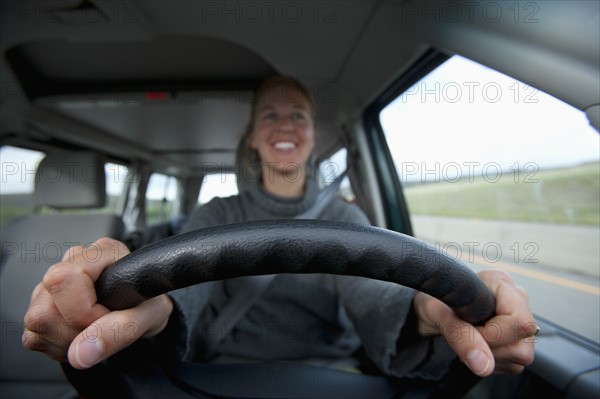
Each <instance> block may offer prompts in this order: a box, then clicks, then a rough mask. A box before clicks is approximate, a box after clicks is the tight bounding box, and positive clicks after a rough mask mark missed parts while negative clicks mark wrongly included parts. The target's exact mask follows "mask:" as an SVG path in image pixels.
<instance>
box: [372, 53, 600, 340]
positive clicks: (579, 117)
mask: <svg viewBox="0 0 600 399" xmlns="http://www.w3.org/2000/svg"><path fill="white" fill-rule="evenodd" d="M380 123H381V126H382V128H383V131H384V134H385V138H386V140H387V143H388V147H389V149H390V152H391V154H392V158H393V160H394V163H395V167H396V170H397V174H398V176H399V179H400V180H401V184H402V186H403V188H404V195H405V198H406V201H407V205H408V209H409V213H410V215H411V222H412V225H413V229H414V232H415V235H416V236H417V237H420V238H422V239H424V240H427V241H429V242H430V243H431V244H432V245H435V246H436V247H438V248H439V249H441V250H442V251H444V252H446V253H448V254H450V255H452V256H456V257H460V258H462V260H463V261H465V262H467V263H468V264H469V265H471V266H472V267H473V269H475V270H477V271H479V270H483V269H486V268H498V269H503V270H506V271H508V272H509V273H511V275H512V276H513V278H514V279H515V281H516V282H517V283H518V284H520V285H521V286H523V287H525V288H526V289H527V290H528V292H529V294H530V303H531V306H532V309H533V310H534V312H535V313H536V314H537V315H538V316H542V317H545V318H547V319H550V320H552V321H555V322H558V323H559V324H561V325H563V326H565V327H567V328H569V329H571V330H573V331H575V332H577V333H579V334H581V335H584V336H586V337H588V338H590V339H592V340H594V341H596V342H598V341H600V331H599V329H600V319H599V315H600V301H599V298H600V288H599V287H600V278H599V275H600V270H599V269H598V261H599V259H600V253H599V252H600V250H599V245H598V243H599V242H600V233H599V232H600V229H599V225H600V198H599V196H600V163H599V161H600V140H599V136H598V133H597V132H596V131H595V130H594V129H593V128H592V127H591V126H590V125H589V123H588V120H587V118H586V117H585V115H584V114H583V112H581V111H579V110H577V109H574V108H573V107H571V106H569V105H567V104H565V103H563V102H561V101H559V100H557V99H556V98H553V97H551V96H549V95H546V94H545V93H543V92H541V91H539V90H537V89H535V88H534V87H532V86H529V85H527V84H525V83H522V82H519V81H516V80H514V79H512V78H509V77H507V76H505V75H502V74H500V73H498V72H496V71H494V70H492V69H490V68H487V67H484V66H482V65H479V64H477V63H475V62H472V61H470V60H468V59H465V58H461V57H458V56H455V57H452V58H451V59H449V60H448V61H446V62H445V63H444V64H442V65H441V66H439V67H438V68H437V69H435V70H434V71H432V72H431V73H430V74H429V75H427V76H426V77H425V78H423V79H422V80H420V81H419V82H417V83H415V84H414V85H413V86H412V87H410V88H409V89H408V90H407V91H406V92H404V93H402V94H401V95H400V96H399V97H398V98H396V99H395V100H394V101H393V102H392V103H390V104H389V105H388V106H387V107H386V108H385V109H383V110H382V112H381V114H380Z"/></svg>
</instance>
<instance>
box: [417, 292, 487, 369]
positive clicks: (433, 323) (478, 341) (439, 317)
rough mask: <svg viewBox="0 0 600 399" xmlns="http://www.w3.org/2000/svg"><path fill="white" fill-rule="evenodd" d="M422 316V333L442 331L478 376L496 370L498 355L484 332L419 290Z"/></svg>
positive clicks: (453, 348)
mask: <svg viewBox="0 0 600 399" xmlns="http://www.w3.org/2000/svg"><path fill="white" fill-rule="evenodd" d="M413 304H414V307H415V311H416V312H417V316H418V317H419V333H420V334H421V335H433V334H441V335H443V336H444V338H445V339H446V342H448V345H450V347H451V348H452V350H454V352H456V354H457V355H458V357H459V359H460V360H461V361H462V362H463V363H464V364H466V365H467V367H469V369H470V370H471V371H472V372H473V373H474V374H476V375H478V376H481V377H486V376H488V375H490V374H491V373H492V372H493V371H494V367H495V361H494V355H493V353H492V351H491V349H490V347H489V346H488V345H487V343H486V342H485V339H484V338H483V337H482V336H481V334H480V332H479V331H478V330H477V329H475V328H474V327H473V326H472V325H471V324H469V323H467V322H465V321H464V320H461V319H460V318H458V316H456V314H455V313H454V311H453V310H452V309H450V308H449V307H448V306H447V305H445V304H444V303H442V302H441V301H439V300H437V299H436V298H434V297H432V296H429V295H427V294H423V293H417V295H415V299H414V301H413Z"/></svg>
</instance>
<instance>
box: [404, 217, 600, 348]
mask: <svg viewBox="0 0 600 399" xmlns="http://www.w3.org/2000/svg"><path fill="white" fill-rule="evenodd" d="M412 221H413V227H414V229H415V234H416V236H417V237H419V238H422V239H424V240H425V241H428V242H430V243H431V244H432V245H434V246H436V247H437V248H438V249H441V250H443V251H444V252H446V253H447V254H449V255H451V256H455V257H459V258H461V259H462V260H463V261H464V262H465V263H466V264H467V265H469V266H470V267H471V268H472V269H473V270H475V271H476V272H478V271H481V270H484V269H490V268H495V269H501V270H506V271H507V272H509V273H510V274H511V276H512V277H513V279H514V280H515V282H516V283H517V284H518V285H520V286H522V287H523V288H525V289H526V290H527V292H528V294H529V303H530V306H531V309H532V310H533V312H534V313H535V314H536V315H538V316H541V317H543V318H545V319H548V320H551V321H553V322H555V323H557V324H559V325H561V326H563V327H565V328H568V329H570V330H572V331H574V332H576V333H578V334H580V335H582V336H584V337H587V338H590V339H592V340H593V341H595V342H600V272H599V267H600V266H599V263H600V259H599V255H598V253H599V246H600V244H599V242H600V240H599V239H598V229H590V228H579V227H573V226H566V227H565V228H562V226H559V225H541V224H533V223H512V222H490V221H480V220H468V219H460V218H441V217H439V218H438V217H429V216H426V217H425V216H413V218H412Z"/></svg>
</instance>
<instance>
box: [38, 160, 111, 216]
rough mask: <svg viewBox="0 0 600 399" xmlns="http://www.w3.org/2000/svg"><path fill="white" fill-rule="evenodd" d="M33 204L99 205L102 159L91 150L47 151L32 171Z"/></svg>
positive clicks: (102, 191)
mask: <svg viewBox="0 0 600 399" xmlns="http://www.w3.org/2000/svg"><path fill="white" fill-rule="evenodd" d="M35 202H36V205H46V206H49V207H52V208H57V209H65V208H102V207H103V206H104V204H105V203H106V177H105V173H104V159H103V157H102V156H101V155H98V154H94V153H92V152H86V151H79V152H72V151H69V152H67V151H60V152H53V153H49V154H48V155H47V156H46V158H44V159H43V160H42V162H40V165H39V166H38V168H37V171H36V173H35Z"/></svg>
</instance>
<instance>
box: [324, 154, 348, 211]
mask: <svg viewBox="0 0 600 399" xmlns="http://www.w3.org/2000/svg"><path fill="white" fill-rule="evenodd" d="M347 152H348V151H347V150H346V149H345V148H341V149H339V150H338V151H336V152H335V153H334V154H333V155H331V156H330V157H329V158H327V159H325V160H323V161H322V162H321V163H319V184H320V185H321V186H323V187H325V186H328V185H329V184H331V183H333V181H334V180H335V179H336V178H337V177H338V176H340V175H341V174H342V173H344V171H345V170H346V168H347V165H346V156H347ZM339 196H340V197H342V198H343V199H344V200H346V201H347V202H351V203H354V202H356V196H355V195H354V192H353V191H352V187H351V185H350V179H349V178H348V176H346V177H345V178H344V179H343V180H342V182H341V184H340V189H339Z"/></svg>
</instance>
